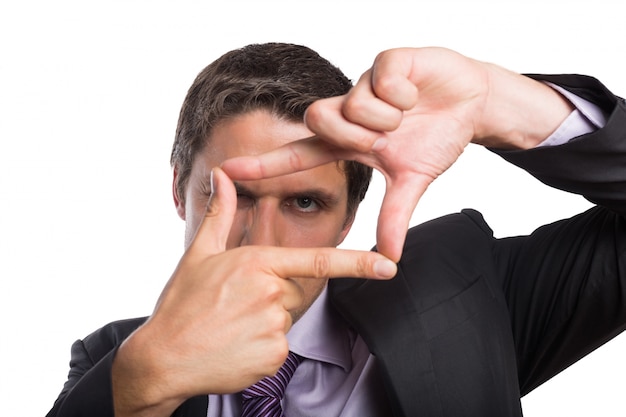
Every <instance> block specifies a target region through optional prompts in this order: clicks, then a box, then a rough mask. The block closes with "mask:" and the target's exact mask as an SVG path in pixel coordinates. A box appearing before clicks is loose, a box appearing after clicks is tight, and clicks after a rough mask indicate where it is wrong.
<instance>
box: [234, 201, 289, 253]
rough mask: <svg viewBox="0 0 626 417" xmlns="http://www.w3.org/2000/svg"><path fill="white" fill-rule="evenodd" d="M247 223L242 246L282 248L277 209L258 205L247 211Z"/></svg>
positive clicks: (271, 206) (266, 205)
mask: <svg viewBox="0 0 626 417" xmlns="http://www.w3.org/2000/svg"><path fill="white" fill-rule="evenodd" d="M245 222H246V224H245V227H244V232H243V236H242V240H241V246H244V245H263V246H280V242H279V239H278V228H279V226H278V224H279V213H278V208H277V207H273V205H272V204H263V203H260V204H259V203H257V204H256V205H255V207H254V208H251V209H249V210H247V213H246V219H245Z"/></svg>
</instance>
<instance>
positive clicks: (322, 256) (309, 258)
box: [267, 248, 397, 279]
mask: <svg viewBox="0 0 626 417" xmlns="http://www.w3.org/2000/svg"><path fill="white" fill-rule="evenodd" d="M271 249H273V250H276V251H277V253H276V255H277V256H275V259H276V262H273V263H272V264H271V265H269V264H268V265H267V266H268V267H269V268H271V273H272V274H274V275H276V276H280V277H283V278H288V277H301V278H320V279H326V278H341V277H352V278H372V279H388V278H392V277H393V276H395V274H396V272H397V267H396V264H395V263H394V262H392V261H391V260H389V259H388V258H386V257H384V256H383V255H381V254H379V253H376V252H367V251H356V250H345V249H336V248H271Z"/></svg>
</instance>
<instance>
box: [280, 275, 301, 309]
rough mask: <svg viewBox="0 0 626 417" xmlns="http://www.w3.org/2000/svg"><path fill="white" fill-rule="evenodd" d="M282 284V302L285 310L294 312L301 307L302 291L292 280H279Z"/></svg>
mask: <svg viewBox="0 0 626 417" xmlns="http://www.w3.org/2000/svg"><path fill="white" fill-rule="evenodd" d="M280 281H282V282H283V285H284V288H283V296H282V302H283V307H284V308H285V310H294V309H297V308H299V307H301V306H302V302H303V301H304V289H302V287H301V286H300V284H298V283H297V282H296V281H295V280H293V279H290V278H288V279H281V280H280Z"/></svg>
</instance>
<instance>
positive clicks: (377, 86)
mask: <svg viewBox="0 0 626 417" xmlns="http://www.w3.org/2000/svg"><path fill="white" fill-rule="evenodd" d="M413 51H415V49H408V48H398V49H390V50H388V51H384V52H381V53H380V54H378V56H377V57H376V60H375V61H374V65H373V66H372V74H371V88H372V90H373V93H374V94H375V95H376V97H378V98H380V99H381V100H383V101H385V102H386V103H388V104H390V105H391V106H393V107H395V108H398V109H400V110H410V109H412V108H413V107H414V106H415V105H416V104H417V100H418V96H419V94H418V89H417V86H416V85H415V84H414V82H413V81H412V80H411V78H412V75H413V73H414V60H413V55H414V54H413Z"/></svg>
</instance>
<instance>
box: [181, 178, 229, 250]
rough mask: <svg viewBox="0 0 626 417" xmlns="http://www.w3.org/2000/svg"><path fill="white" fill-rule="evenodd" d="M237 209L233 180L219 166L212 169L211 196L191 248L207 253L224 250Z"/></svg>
mask: <svg viewBox="0 0 626 417" xmlns="http://www.w3.org/2000/svg"><path fill="white" fill-rule="evenodd" d="M236 210H237V192H236V191H235V186H234V184H233V182H232V181H231V180H230V178H228V176H227V175H226V174H225V173H224V171H222V170H221V169H220V168H219V167H214V168H213V170H212V171H211V196H210V197H209V201H208V203H207V208H206V212H205V215H204V218H203V219H202V222H201V223H200V225H199V227H198V230H197V231H196V235H195V236H194V239H193V241H192V243H191V246H190V249H193V250H198V251H201V252H202V253H203V254H205V255H212V254H215V253H220V252H223V251H224V250H225V249H226V241H227V239H228V234H229V233H230V229H231V227H232V224H233V219H234V218H235V212H236Z"/></svg>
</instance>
